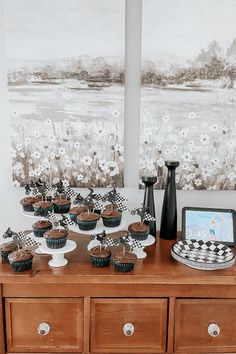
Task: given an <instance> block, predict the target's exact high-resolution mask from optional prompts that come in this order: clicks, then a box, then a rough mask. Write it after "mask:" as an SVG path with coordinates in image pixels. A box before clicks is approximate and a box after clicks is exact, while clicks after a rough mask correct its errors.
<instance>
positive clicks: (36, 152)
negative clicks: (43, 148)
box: [32, 151, 41, 159]
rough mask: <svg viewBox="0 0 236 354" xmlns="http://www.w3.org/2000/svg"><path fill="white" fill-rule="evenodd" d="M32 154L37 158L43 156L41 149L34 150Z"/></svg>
mask: <svg viewBox="0 0 236 354" xmlns="http://www.w3.org/2000/svg"><path fill="white" fill-rule="evenodd" d="M32 155H33V157H34V158H35V159H39V158H40V156H41V154H40V152H39V151H34V153H33V154H32Z"/></svg>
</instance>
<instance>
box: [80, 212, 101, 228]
mask: <svg viewBox="0 0 236 354" xmlns="http://www.w3.org/2000/svg"><path fill="white" fill-rule="evenodd" d="M99 218H100V215H98V214H96V213H91V212H89V213H88V212H87V211H84V212H82V213H80V214H79V215H77V218H76V220H77V224H78V225H79V228H80V230H83V231H89V230H93V229H95V227H96V225H97V221H98V220H99Z"/></svg>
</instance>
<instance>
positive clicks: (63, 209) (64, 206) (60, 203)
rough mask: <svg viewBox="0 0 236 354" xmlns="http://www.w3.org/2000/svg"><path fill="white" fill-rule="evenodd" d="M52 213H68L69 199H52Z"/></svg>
mask: <svg viewBox="0 0 236 354" xmlns="http://www.w3.org/2000/svg"><path fill="white" fill-rule="evenodd" d="M53 205H54V213H56V214H65V213H69V210H70V206H71V201H70V200H67V199H58V200H54V202H53Z"/></svg>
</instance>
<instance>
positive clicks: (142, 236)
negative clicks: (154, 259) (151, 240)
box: [130, 231, 149, 241]
mask: <svg viewBox="0 0 236 354" xmlns="http://www.w3.org/2000/svg"><path fill="white" fill-rule="evenodd" d="M130 235H131V237H132V238H134V239H135V240H137V241H144V240H146V239H147V238H148V235H149V231H146V232H133V231H130Z"/></svg>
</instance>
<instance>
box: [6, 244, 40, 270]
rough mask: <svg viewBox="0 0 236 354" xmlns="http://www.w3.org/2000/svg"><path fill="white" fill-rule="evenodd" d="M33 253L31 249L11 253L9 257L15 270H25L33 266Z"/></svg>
mask: <svg viewBox="0 0 236 354" xmlns="http://www.w3.org/2000/svg"><path fill="white" fill-rule="evenodd" d="M33 257H34V256H33V254H32V252H30V251H29V250H23V249H22V250H17V251H14V252H12V253H10V254H9V256H8V259H9V263H10V265H11V269H12V270H13V272H24V271H25V270H28V269H31V268H32V262H33Z"/></svg>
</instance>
